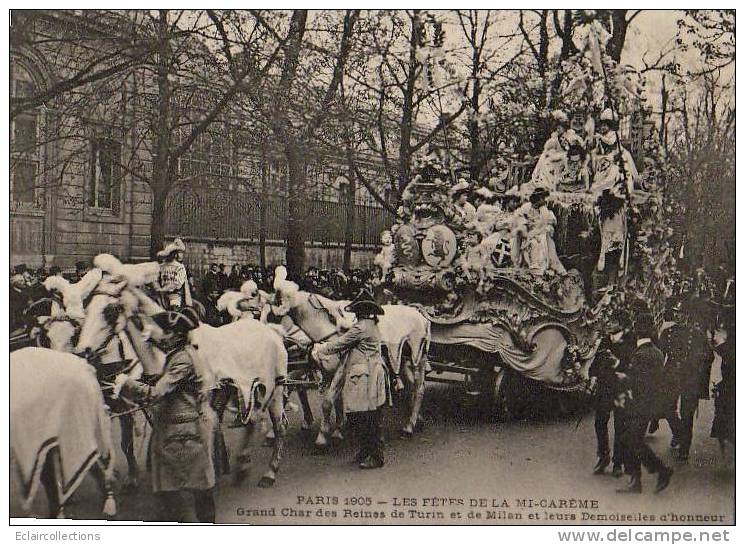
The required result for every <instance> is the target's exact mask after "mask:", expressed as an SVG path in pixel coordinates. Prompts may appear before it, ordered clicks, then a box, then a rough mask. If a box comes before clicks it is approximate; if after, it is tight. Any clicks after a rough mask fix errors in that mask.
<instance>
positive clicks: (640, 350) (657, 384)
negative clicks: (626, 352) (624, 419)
mask: <svg viewBox="0 0 745 545" xmlns="http://www.w3.org/2000/svg"><path fill="white" fill-rule="evenodd" d="M664 363H665V356H664V355H663V354H662V351H661V350H660V349H659V348H657V346H655V344H654V343H653V342H651V341H649V342H645V343H643V344H642V345H640V346H638V347H637V349H636V350H635V351H634V353H633V355H632V356H631V362H630V366H629V370H628V377H629V382H628V386H629V390H631V403H630V404H629V407H628V414H629V416H633V417H639V418H648V419H651V418H659V417H661V416H662V415H663V413H664V412H665V409H666V398H665V396H664V395H663V392H664V387H665V386H664V377H663V366H664Z"/></svg>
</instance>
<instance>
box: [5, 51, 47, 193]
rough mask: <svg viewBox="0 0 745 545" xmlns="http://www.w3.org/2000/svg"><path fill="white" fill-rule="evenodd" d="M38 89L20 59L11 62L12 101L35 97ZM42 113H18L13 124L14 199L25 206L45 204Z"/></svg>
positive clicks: (11, 139) (12, 188)
mask: <svg viewBox="0 0 745 545" xmlns="http://www.w3.org/2000/svg"><path fill="white" fill-rule="evenodd" d="M36 93H37V88H36V85H35V83H34V80H33V78H32V77H31V75H30V74H29V72H28V71H27V70H26V69H25V68H23V67H22V66H21V65H19V64H18V63H16V62H11V65H10V96H11V104H13V103H14V102H15V101H18V100H19V99H23V98H27V97H30V96H34V95H35V94H36ZM39 148H40V146H39V112H38V110H30V111H28V112H24V113H21V114H19V115H17V116H15V117H14V118H13V120H12V122H11V127H10V151H11V157H10V198H11V202H15V203H17V204H19V205H22V206H25V207H27V206H42V205H43V199H42V198H41V197H42V195H43V192H42V189H41V188H40V187H38V186H39V183H38V176H39V158H40V150H39Z"/></svg>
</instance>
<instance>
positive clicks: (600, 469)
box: [592, 454, 610, 475]
mask: <svg viewBox="0 0 745 545" xmlns="http://www.w3.org/2000/svg"><path fill="white" fill-rule="evenodd" d="M609 464H610V456H608V455H607V454H605V455H603V456H600V457H598V461H597V462H596V463H595V467H593V468H592V473H593V474H594V475H602V474H603V473H604V472H605V468H606V467H608V465H609Z"/></svg>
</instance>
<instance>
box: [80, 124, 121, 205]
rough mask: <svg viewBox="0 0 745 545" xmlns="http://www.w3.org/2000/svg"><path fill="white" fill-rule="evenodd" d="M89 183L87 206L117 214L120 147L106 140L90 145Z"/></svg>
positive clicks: (98, 140) (119, 181)
mask: <svg viewBox="0 0 745 545" xmlns="http://www.w3.org/2000/svg"><path fill="white" fill-rule="evenodd" d="M91 146H92V161H91V183H90V186H89V190H88V206H90V207H92V208H102V209H106V210H112V211H113V212H115V213H116V212H118V208H119V187H120V183H121V156H122V145H121V143H120V142H117V141H116V140H111V139H108V138H100V139H95V140H93V141H92V143H91Z"/></svg>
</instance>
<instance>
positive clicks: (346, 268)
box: [343, 176, 357, 273]
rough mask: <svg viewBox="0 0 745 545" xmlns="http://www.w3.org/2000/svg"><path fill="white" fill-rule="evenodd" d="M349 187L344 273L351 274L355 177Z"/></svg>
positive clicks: (345, 227)
mask: <svg viewBox="0 0 745 545" xmlns="http://www.w3.org/2000/svg"><path fill="white" fill-rule="evenodd" d="M350 178H351V180H350V181H349V186H348V188H347V195H346V201H347V202H346V207H345V208H346V211H347V213H346V218H345V220H346V221H345V222H344V264H343V269H344V272H347V273H348V272H349V271H350V270H351V268H352V240H353V237H354V221H355V208H354V194H355V193H356V187H357V184H356V183H355V179H354V176H351V177H350Z"/></svg>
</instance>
